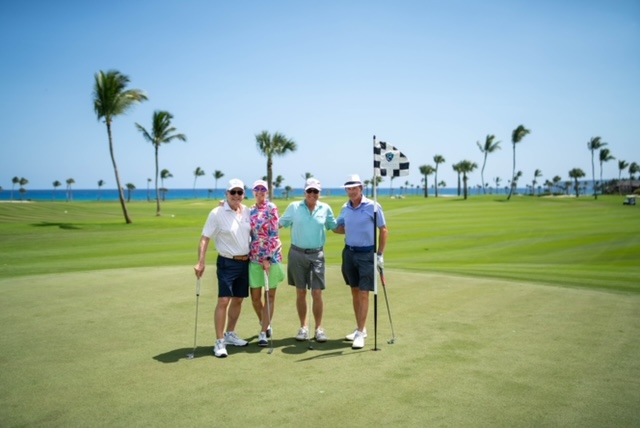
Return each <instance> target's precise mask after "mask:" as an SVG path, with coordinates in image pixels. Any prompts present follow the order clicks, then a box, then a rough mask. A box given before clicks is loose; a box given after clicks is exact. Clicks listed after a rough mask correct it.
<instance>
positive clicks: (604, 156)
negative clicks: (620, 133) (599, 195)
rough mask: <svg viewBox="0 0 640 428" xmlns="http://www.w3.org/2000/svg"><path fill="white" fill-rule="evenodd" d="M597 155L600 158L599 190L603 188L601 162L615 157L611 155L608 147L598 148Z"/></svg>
mask: <svg viewBox="0 0 640 428" xmlns="http://www.w3.org/2000/svg"><path fill="white" fill-rule="evenodd" d="M598 155H599V158H600V188H601V190H604V182H603V181H602V163H603V162H609V161H610V160H614V159H615V157H613V155H612V154H611V150H609V149H600V152H599V153H598Z"/></svg>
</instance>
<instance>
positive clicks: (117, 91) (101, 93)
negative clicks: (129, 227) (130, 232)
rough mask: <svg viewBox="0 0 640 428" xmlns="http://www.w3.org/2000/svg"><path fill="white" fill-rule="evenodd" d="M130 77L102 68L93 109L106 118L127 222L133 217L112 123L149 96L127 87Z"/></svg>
mask: <svg viewBox="0 0 640 428" xmlns="http://www.w3.org/2000/svg"><path fill="white" fill-rule="evenodd" d="M128 83H129V77H127V76H125V75H124V74H121V73H120V72H119V71H115V70H110V71H107V72H106V73H105V72H103V71H102V70H101V71H100V72H98V73H96V75H95V86H94V89H93V99H94V101H93V109H94V111H95V112H96V115H97V117H98V120H100V119H104V123H105V124H106V125H107V135H108V137H109V153H110V154H111V162H112V163H113V171H114V173H115V175H116V186H117V187H118V196H119V198H120V205H121V206H122V212H123V214H124V219H125V222H126V223H127V224H130V223H131V222H132V221H131V217H130V216H129V212H128V211H127V204H126V203H125V201H124V192H123V190H122V186H121V185H120V174H119V173H118V166H117V165H116V158H115V155H114V152H113V137H112V134H111V123H112V122H113V119H114V118H115V117H116V116H119V115H121V114H124V113H126V112H127V110H129V109H130V108H131V107H132V106H133V105H134V104H135V103H138V102H142V101H145V100H146V99H147V96H146V95H145V94H144V93H143V92H142V91H140V90H139V89H126V87H127V84H128Z"/></svg>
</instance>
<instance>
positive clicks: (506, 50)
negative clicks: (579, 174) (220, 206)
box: [0, 0, 640, 190]
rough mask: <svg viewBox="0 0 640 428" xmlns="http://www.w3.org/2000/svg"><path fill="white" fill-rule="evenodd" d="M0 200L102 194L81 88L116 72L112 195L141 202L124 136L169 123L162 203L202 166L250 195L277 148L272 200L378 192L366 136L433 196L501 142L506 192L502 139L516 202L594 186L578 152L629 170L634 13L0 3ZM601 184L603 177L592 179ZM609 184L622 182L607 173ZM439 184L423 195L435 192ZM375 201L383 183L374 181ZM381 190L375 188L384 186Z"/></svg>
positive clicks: (490, 164)
mask: <svg viewBox="0 0 640 428" xmlns="http://www.w3.org/2000/svg"><path fill="white" fill-rule="evenodd" d="M0 55H1V57H2V63H3V65H2V67H0V91H1V92H2V94H3V96H2V97H1V99H0V117H1V118H2V131H3V132H2V142H1V144H0V171H1V172H2V174H0V186H2V187H3V188H4V189H5V190H8V189H11V187H12V183H11V179H12V178H13V177H14V176H18V177H25V178H27V179H28V180H29V184H28V186H27V188H28V189H49V188H51V187H52V183H53V181H55V180H59V181H60V182H62V183H64V182H65V180H66V179H68V178H73V179H74V180H75V185H74V187H75V188H77V189H81V188H96V187H97V182H98V180H101V179H102V180H105V182H106V185H105V187H106V188H115V177H114V173H113V168H112V165H111V160H110V157H109V151H108V140H107V134H106V128H105V126H104V124H103V123H101V122H98V121H97V119H96V116H95V113H94V111H93V103H92V89H93V84H94V74H95V73H96V72H97V71H99V70H105V71H106V70H110V69H116V70H119V71H120V72H122V73H124V74H126V75H128V76H129V77H130V79H131V85H130V88H137V89H142V90H143V91H145V93H146V94H147V95H148V97H149V101H147V102H145V103H142V104H140V105H138V106H137V107H135V108H134V109H133V110H132V111H130V112H129V113H128V114H127V115H125V116H121V117H118V118H116V119H115V121H114V124H113V130H114V147H115V156H116V161H117V163H118V167H119V170H120V176H121V180H122V182H123V184H125V183H133V184H134V185H136V187H138V188H146V185H147V178H152V177H153V175H154V157H153V149H152V146H151V145H150V144H149V143H148V142H146V141H145V140H143V138H142V135H141V134H140V133H139V132H138V131H137V130H136V128H135V126H134V123H136V122H137V123H140V124H141V125H143V126H144V127H146V128H150V126H151V118H152V114H153V112H154V111H155V110H168V111H169V112H171V113H172V114H173V115H174V120H173V124H174V126H176V127H177V129H178V131H179V132H182V133H184V134H186V135H187V138H188V141H187V142H186V143H183V142H180V141H175V142H172V143H171V144H169V145H164V146H162V147H161V149H160V168H166V169H168V170H169V171H171V173H172V174H173V178H171V179H170V180H167V181H166V182H165V185H166V186H167V187H170V188H171V187H173V188H183V187H184V188H191V187H193V184H194V175H193V171H194V170H195V169H196V167H200V168H202V169H204V170H205V172H206V175H205V176H204V177H200V178H198V180H197V187H199V188H213V187H214V179H213V177H212V173H213V172H214V171H215V170H220V171H222V172H223V173H224V174H225V177H224V178H223V180H222V181H221V182H219V183H218V187H221V186H222V185H223V184H224V182H226V181H227V180H228V179H230V178H232V177H238V178H241V179H243V180H245V181H246V182H252V181H253V180H254V179H256V178H260V177H262V176H264V175H265V174H266V159H265V158H264V157H262V156H261V155H260V153H259V152H258V150H257V149H256V144H255V135H256V134H258V133H259V132H261V131H262V130H268V131H270V132H275V131H279V132H282V133H284V134H285V135H286V136H288V137H290V138H292V139H293V140H295V141H296V143H297V144H298V150H297V151H296V152H294V153H290V154H288V155H286V156H284V157H280V158H275V160H274V174H275V175H282V176H283V177H284V178H285V181H284V184H283V185H290V186H292V187H294V188H297V187H300V185H301V184H302V181H303V180H302V178H301V176H302V175H303V174H304V173H306V172H310V173H312V174H313V175H314V176H316V177H317V178H318V179H320V181H321V182H322V183H323V185H324V186H325V187H338V186H340V185H342V183H343V182H344V180H345V178H346V176H347V175H348V174H352V173H359V174H360V175H361V176H362V177H363V178H365V177H370V176H371V175H372V137H373V135H376V136H377V137H378V139H381V140H383V141H387V142H388V143H391V144H393V145H395V146H397V147H398V148H399V149H401V150H402V151H403V152H404V153H405V154H406V155H407V156H408V157H409V159H410V161H411V175H410V176H408V177H402V178H400V179H397V180H394V187H398V186H399V185H401V184H403V183H404V182H405V181H409V183H411V184H415V185H418V184H419V183H420V179H421V176H420V173H419V170H418V167H419V166H420V165H425V164H432V165H433V156H434V155H436V154H440V155H442V156H444V157H445V159H446V162H445V163H444V164H441V165H440V167H439V168H440V171H439V176H438V179H439V181H440V180H444V181H445V182H446V183H447V186H448V187H455V186H456V181H457V178H456V177H457V176H456V174H455V173H454V172H453V170H452V168H451V165H452V164H453V163H456V162H459V161H461V160H465V159H467V160H471V161H474V162H476V163H477V164H478V169H477V170H476V171H475V172H474V173H473V174H472V175H471V180H470V184H471V185H476V184H480V183H481V179H480V168H481V166H482V162H483V155H482V153H481V152H480V150H479V149H478V147H477V145H476V142H477V141H481V142H483V141H484V139H485V136H486V135H487V134H495V135H496V137H497V139H498V140H500V141H502V143H501V147H502V149H501V150H499V151H498V152H496V153H494V154H492V155H490V156H489V159H488V161H487V166H486V169H485V181H489V180H490V179H491V178H493V177H496V176H498V177H501V178H502V183H503V185H504V184H506V181H507V180H508V179H509V178H510V176H511V168H512V156H513V155H512V153H513V152H512V145H511V132H512V131H513V129H515V128H516V127H517V126H518V125H520V124H523V125H525V126H526V127H527V128H528V129H530V130H531V134H530V135H528V136H527V137H525V139H524V140H523V141H522V142H521V143H520V144H518V145H517V150H516V158H517V164H516V169H518V170H522V172H523V178H522V181H521V183H522V185H524V184H526V183H530V182H531V180H532V179H533V173H534V171H535V170H536V169H540V170H541V171H542V173H543V177H542V180H539V182H543V181H544V180H545V179H551V178H552V177H553V176H555V175H559V176H561V177H562V179H563V180H567V179H568V171H569V170H570V169H571V168H574V167H577V168H582V169H583V170H584V171H585V172H586V173H587V176H588V177H589V178H590V177H591V155H590V152H589V151H588V150H587V142H588V141H589V139H590V138H591V137H594V136H601V137H602V138H603V140H604V141H606V142H608V143H609V146H608V147H609V148H610V149H611V151H612V154H613V155H614V156H615V157H616V158H617V159H622V160H626V161H627V162H632V161H635V162H639V163H640V149H639V148H638V147H640V144H639V141H638V134H639V133H638V128H639V124H640V2H638V1H637V0H629V1H626V0H602V1H591V0H581V1H573V0H567V1H547V0H539V1H518V0H514V1H506V0H486V1H463V0H452V1H431V0H423V1H408V0H393V1H357V0H356V1H348V0H343V1H333V0H328V1H323V2H310V1H277V0H274V1H242V0H239V1H233V2H231V1H193V0H186V1H180V2H169V1H163V0H159V1H147V0H141V1H135V0H133V1H121V0H115V1H110V2H87V1H80V0H78V1H70V0H60V1H55V2H50V1H35V0H25V1H13V2H8V1H4V2H2V3H1V4H0ZM596 174H597V175H598V174H599V172H598V167H597V166H596ZM604 176H605V177H611V178H617V176H618V166H617V161H612V162H609V163H607V164H605V167H604ZM432 182H433V176H431V177H430V183H432ZM385 183H387V182H386V181H385ZM387 185H388V184H383V185H382V186H387Z"/></svg>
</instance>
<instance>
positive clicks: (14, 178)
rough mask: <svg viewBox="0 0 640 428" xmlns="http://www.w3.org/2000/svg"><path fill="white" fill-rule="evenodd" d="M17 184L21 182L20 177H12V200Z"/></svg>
mask: <svg viewBox="0 0 640 428" xmlns="http://www.w3.org/2000/svg"><path fill="white" fill-rule="evenodd" d="M16 184H20V178H18V177H13V178H12V179H11V200H12V201H13V189H14V188H15V187H16Z"/></svg>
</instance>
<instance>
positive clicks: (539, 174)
mask: <svg viewBox="0 0 640 428" xmlns="http://www.w3.org/2000/svg"><path fill="white" fill-rule="evenodd" d="M540 177H542V171H540V170H539V169H536V170H535V172H534V173H533V181H532V182H531V194H532V195H534V196H535V194H536V184H538V180H536V178H540Z"/></svg>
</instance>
